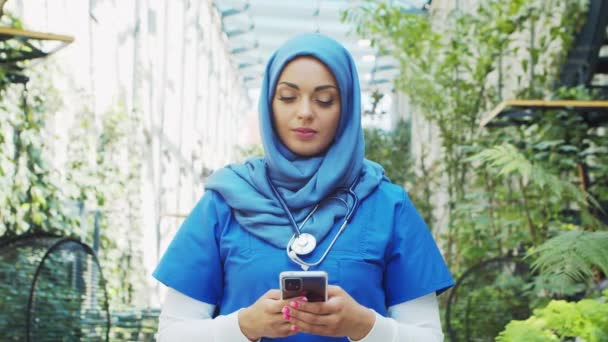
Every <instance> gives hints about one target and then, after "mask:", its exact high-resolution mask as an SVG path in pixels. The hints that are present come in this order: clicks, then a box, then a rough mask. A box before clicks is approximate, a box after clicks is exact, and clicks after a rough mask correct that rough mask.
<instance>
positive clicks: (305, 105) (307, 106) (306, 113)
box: [298, 98, 313, 119]
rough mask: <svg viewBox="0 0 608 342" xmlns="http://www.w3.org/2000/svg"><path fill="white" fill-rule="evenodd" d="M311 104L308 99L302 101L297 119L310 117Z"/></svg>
mask: <svg viewBox="0 0 608 342" xmlns="http://www.w3.org/2000/svg"><path fill="white" fill-rule="evenodd" d="M312 115H313V114H312V103H311V101H310V100H309V99H306V98H305V99H302V101H301V102H300V106H299V108H298V117H300V118H302V119H309V118H311V117H312Z"/></svg>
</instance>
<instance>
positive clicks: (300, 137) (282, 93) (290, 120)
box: [272, 57, 341, 157]
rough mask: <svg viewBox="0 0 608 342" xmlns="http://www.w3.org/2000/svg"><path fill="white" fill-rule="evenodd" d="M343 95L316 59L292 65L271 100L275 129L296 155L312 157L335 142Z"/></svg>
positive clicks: (302, 59)
mask: <svg viewBox="0 0 608 342" xmlns="http://www.w3.org/2000/svg"><path fill="white" fill-rule="evenodd" d="M340 108H341V105H340V91H339V90H338V85H337V83H336V80H335V79H334V76H333V75H332V73H331V72H330V71H329V69H328V68H327V67H326V66H325V65H324V64H323V63H321V62H320V61H319V60H317V59H315V58H313V57H298V58H296V59H294V60H293V61H291V62H289V63H288V64H287V65H286V66H285V68H284V69H283V72H282V73H281V76H280V77H279V80H278V82H277V87H276V90H275V94H274V98H273V99H272V116H273V122H274V127H275V130H276V132H277V134H278V135H279V138H281V141H282V142H283V144H284V145H285V146H286V147H287V148H288V149H289V150H290V151H291V152H293V153H295V154H298V155H300V156H304V157H312V156H315V155H318V154H320V153H322V152H324V151H325V150H326V149H327V148H328V147H329V145H331V143H332V142H333V140H334V137H335V135H336V129H337V128H338V123H339V121H340Z"/></svg>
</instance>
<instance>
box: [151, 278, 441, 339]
mask: <svg viewBox="0 0 608 342" xmlns="http://www.w3.org/2000/svg"><path fill="white" fill-rule="evenodd" d="M214 312H215V305H212V304H208V303H205V302H201V301H198V300H196V299H193V298H191V297H188V296H186V295H184V294H182V293H180V292H178V291H176V290H174V289H172V288H169V289H168V290H167V295H166V298H165V301H164V303H163V306H162V310H161V314H160V317H159V328H158V336H157V337H158V341H159V342H173V341H179V342H195V341H196V342H250V341H249V339H247V338H246V337H245V336H244V335H243V333H242V332H241V329H240V326H239V321H238V311H236V312H233V313H231V314H229V315H222V316H217V317H215V318H212V315H213V313H214ZM413 341H425V342H426V341H428V342H435V341H443V332H442V330H441V320H440V318H439V307H438V305H437V297H436V296H435V293H434V292H432V293H430V294H427V295H425V296H422V297H419V298H416V299H412V300H410V301H407V302H403V303H400V304H397V305H393V306H390V307H389V308H388V317H383V316H381V315H380V314H378V313H376V321H375V323H374V326H373V327H372V329H371V330H370V332H369V334H368V335H367V336H366V337H364V338H363V339H361V340H359V342H413Z"/></svg>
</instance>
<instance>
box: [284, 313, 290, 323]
mask: <svg viewBox="0 0 608 342" xmlns="http://www.w3.org/2000/svg"><path fill="white" fill-rule="evenodd" d="M283 319H284V320H286V321H290V320H291V316H289V315H288V314H283Z"/></svg>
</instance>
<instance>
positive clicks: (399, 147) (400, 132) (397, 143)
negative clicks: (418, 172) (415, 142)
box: [364, 121, 412, 185]
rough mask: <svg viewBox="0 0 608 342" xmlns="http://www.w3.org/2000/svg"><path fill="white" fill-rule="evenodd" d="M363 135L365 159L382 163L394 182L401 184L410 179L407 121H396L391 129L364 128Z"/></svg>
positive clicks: (408, 128) (408, 127)
mask: <svg viewBox="0 0 608 342" xmlns="http://www.w3.org/2000/svg"><path fill="white" fill-rule="evenodd" d="M364 135H365V157H366V158H367V159H369V160H373V161H375V162H377V163H379V164H380V165H382V167H384V171H385V173H386V175H387V176H388V178H390V179H391V181H392V182H393V183H395V184H401V185H403V184H405V183H406V181H408V180H411V178H412V174H411V171H410V170H411V163H412V162H411V157H410V125H409V124H408V123H407V122H405V121H400V122H398V123H397V125H396V127H395V128H394V129H393V130H391V131H386V130H383V129H381V128H366V129H364Z"/></svg>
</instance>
